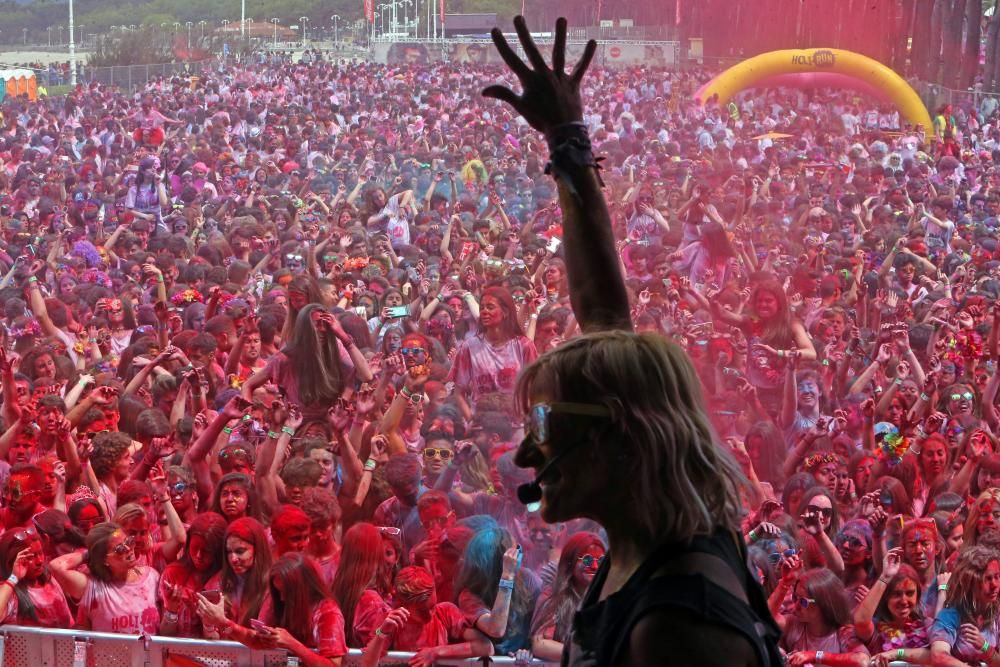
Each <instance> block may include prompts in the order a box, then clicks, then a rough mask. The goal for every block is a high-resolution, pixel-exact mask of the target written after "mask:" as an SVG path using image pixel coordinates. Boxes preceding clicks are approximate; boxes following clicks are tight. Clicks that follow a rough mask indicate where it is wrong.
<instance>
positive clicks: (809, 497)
mask: <svg viewBox="0 0 1000 667" xmlns="http://www.w3.org/2000/svg"><path fill="white" fill-rule="evenodd" d="M798 517H799V522H798V535H797V536H796V539H797V540H798V543H799V544H800V545H801V555H802V560H803V562H804V563H805V565H806V567H829V568H830V569H831V570H833V571H834V572H835V573H837V574H840V573H843V571H844V560H843V559H842V558H841V557H840V551H839V550H838V549H837V546H836V545H835V544H834V543H833V536H834V535H836V533H837V531H838V530H840V512H839V510H838V508H837V502H836V500H835V498H834V497H833V493H831V492H830V491H829V490H828V489H827V488H825V487H822V486H814V487H813V488H811V489H809V490H808V491H806V493H805V495H804V496H802V501H801V502H800V503H799V507H798Z"/></svg>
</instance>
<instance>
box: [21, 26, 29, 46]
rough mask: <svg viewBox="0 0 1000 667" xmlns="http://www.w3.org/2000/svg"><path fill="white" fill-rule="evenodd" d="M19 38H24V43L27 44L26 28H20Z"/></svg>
mask: <svg viewBox="0 0 1000 667" xmlns="http://www.w3.org/2000/svg"><path fill="white" fill-rule="evenodd" d="M21 36H22V37H23V38H24V43H25V44H27V43H28V29H27V28H21Z"/></svg>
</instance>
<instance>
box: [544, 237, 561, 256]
mask: <svg viewBox="0 0 1000 667" xmlns="http://www.w3.org/2000/svg"><path fill="white" fill-rule="evenodd" d="M560 245H562V239H560V238H556V237H555V236H553V237H552V238H551V239H549V242H548V244H547V245H546V246H545V249H546V250H548V251H549V252H551V253H553V254H555V252H556V251H557V250H559V246H560Z"/></svg>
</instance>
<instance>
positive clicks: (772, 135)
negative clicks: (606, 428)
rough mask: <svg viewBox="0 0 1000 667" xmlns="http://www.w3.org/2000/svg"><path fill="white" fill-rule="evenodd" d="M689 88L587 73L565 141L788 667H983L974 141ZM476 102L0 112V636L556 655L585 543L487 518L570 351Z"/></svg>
mask: <svg viewBox="0 0 1000 667" xmlns="http://www.w3.org/2000/svg"><path fill="white" fill-rule="evenodd" d="M514 73H515V74H517V75H518V76H519V77H520V76H521V73H520V72H518V71H517V70H516V69H515V70H514ZM709 76H710V73H708V72H701V71H692V72H677V71H663V70H654V69H650V68H645V67H635V68H628V69H620V70H610V69H600V68H593V69H592V70H591V71H590V72H589V73H588V75H587V77H586V78H585V79H583V81H582V84H581V85H580V92H581V93H582V97H583V102H584V108H583V115H582V122H578V123H573V122H570V123H568V125H573V126H574V127H573V128H572V130H573V132H574V133H579V132H581V131H582V132H583V133H584V134H585V135H587V136H589V139H590V142H591V143H592V146H593V152H594V154H595V155H597V156H599V157H601V158H603V159H601V160H600V161H599V166H598V167H597V170H596V172H597V174H598V176H599V178H600V181H601V183H602V185H603V191H604V197H605V199H606V201H607V204H608V210H609V213H610V217H611V225H612V229H613V230H614V234H615V241H616V245H615V250H616V251H617V253H616V256H615V261H616V262H618V264H619V265H620V270H621V272H622V274H623V276H624V280H625V288H626V290H627V299H628V303H627V304H626V303H621V304H618V306H619V307H621V308H623V309H627V310H628V312H630V314H631V320H632V325H633V327H634V329H635V330H636V331H638V332H642V333H649V334H655V335H658V336H662V337H665V338H667V339H670V340H672V341H674V343H676V344H678V345H679V346H680V347H682V348H683V349H684V350H686V352H687V355H688V357H689V358H690V361H691V363H693V365H694V368H695V369H696V371H697V374H698V378H699V379H700V383H701V387H702V393H703V394H704V403H705V406H706V410H707V413H708V416H709V419H710V421H711V425H712V426H713V427H714V431H715V434H716V436H717V443H716V444H717V448H719V449H720V451H722V452H725V453H724V454H723V455H722V456H723V457H724V458H725V459H726V460H728V461H735V463H736V464H738V465H739V467H741V468H742V472H743V474H744V476H745V477H746V480H748V482H749V483H747V484H745V485H744V486H742V487H741V494H742V495H741V498H742V516H741V520H742V529H743V531H742V532H743V535H742V536H740V537H742V540H743V542H744V543H745V545H746V548H747V549H748V566H749V572H750V574H751V575H752V576H753V577H754V578H756V579H757V581H759V582H760V584H761V585H762V587H763V590H764V592H765V594H766V595H767V596H768V598H767V606H768V607H769V609H770V612H771V614H772V615H773V617H774V620H775V621H777V625H778V627H780V629H781V639H780V643H781V647H782V649H783V650H784V651H785V653H786V654H787V660H788V663H789V664H791V665H793V666H795V667H797V666H798V665H803V664H814V665H831V666H833V667H849V666H851V665H857V666H858V667H862V666H863V665H867V664H869V663H874V664H878V665H885V664H886V663H888V662H889V661H890V660H901V661H905V662H909V663H914V664H931V663H932V661H933V663H934V664H935V665H951V664H963V663H970V664H971V663H979V662H986V663H993V664H1000V654H998V652H997V650H996V643H997V641H998V640H1000V488H998V487H1000V448H998V444H1000V441H998V435H997V434H1000V413H998V411H997V408H996V398H997V390H998V388H1000V375H998V373H997V359H998V339H1000V307H996V306H994V302H995V301H996V300H997V299H998V297H1000V248H998V238H1000V236H998V235H1000V230H998V227H1000V221H998V217H997V216H998V215H1000V167H995V166H994V164H995V163H996V162H1000V152H997V151H1000V112H998V111H997V107H996V104H995V103H994V102H993V101H992V100H989V99H987V100H985V101H983V103H982V104H979V105H978V106H974V105H972V104H971V103H970V104H969V105H967V106H965V107H958V108H951V107H944V108H941V109H935V110H934V113H933V114H932V115H933V116H934V127H932V128H913V127H909V126H907V125H906V123H905V122H903V121H901V120H900V118H899V114H898V113H896V112H894V111H893V110H892V109H889V108H879V107H877V106H875V105H873V104H872V103H870V102H868V101H867V100H865V99H863V98H857V97H855V96H854V95H853V94H851V93H849V92H843V91H829V90H827V91H800V90H788V89H781V90H766V91H751V92H748V93H745V94H743V95H741V96H740V97H739V98H738V99H737V100H736V101H735V102H734V103H732V104H729V105H727V106H725V107H723V108H719V107H718V106H717V105H715V104H714V103H713V102H712V101H709V103H708V104H707V105H705V106H702V105H700V104H698V103H697V102H696V101H695V100H694V99H693V93H694V91H695V90H697V88H698V87H699V86H700V85H701V84H702V83H703V82H704V81H706V80H707V78H708V77H709ZM504 80H506V81H508V82H509V81H511V80H512V78H511V77H510V76H509V73H506V70H503V69H501V68H499V67H491V66H477V65H468V64H466V65H450V64H440V63H439V64H432V65H424V64H407V65H390V66H384V65H377V64H371V63H361V64H349V63H331V62H329V61H326V60H324V59H323V58H322V56H321V55H319V54H314V55H313V56H312V57H310V58H309V62H308V63H302V62H299V63H294V62H291V61H290V60H288V59H286V60H284V61H279V60H277V59H274V60H272V61H270V62H265V63H262V64H259V65H255V66H253V67H252V68H246V69H243V68H239V67H227V68H224V69H222V70H221V71H219V72H217V73H215V74H207V75H206V74H204V73H203V76H202V77H201V78H200V79H197V80H189V79H186V78H185V79H181V78H174V79H166V80H158V81H154V82H152V83H150V84H149V85H147V86H146V87H145V88H144V89H142V90H139V91H138V92H136V93H135V94H134V95H130V94H126V93H124V92H122V91H120V90H118V89H115V88H107V87H105V86H103V85H97V84H92V85H81V86H79V87H78V88H77V89H76V90H75V91H74V92H73V93H71V94H70V95H68V96H66V97H64V98H62V97H61V98H52V99H47V98H43V99H41V100H40V101H38V102H28V101H26V100H18V99H8V100H7V101H6V102H5V104H4V106H3V108H2V112H3V127H2V130H0V160H2V167H3V168H2V170H0V197H2V198H0V226H2V233H3V236H4V250H3V251H0V263H2V264H3V265H4V266H3V269H4V270H3V278H2V281H0V295H2V301H3V304H4V306H3V313H2V324H3V326H2V327H0V339H2V346H0V385H2V391H3V402H2V409H0V418H2V426H3V432H2V433H3V434H2V436H0V459H2V460H0V480H2V489H3V492H2V501H3V502H2V508H0V527H2V533H0V579H3V581H2V582H0V583H2V585H0V614H3V623H6V624H17V625H35V626H43V627H60V628H69V627H75V628H82V629H93V630H100V631H108V632H118V633H131V634H139V633H148V634H161V635H169V636H178V637H196V638H208V639H230V640H236V641H239V642H242V643H244V644H246V645H248V646H251V647H253V648H258V649H271V648H282V649H285V650H287V651H289V652H290V653H292V654H294V655H296V656H298V657H299V659H300V660H301V661H302V664H305V665H309V666H310V667H312V666H313V665H329V664H339V661H340V659H341V658H342V657H343V656H344V655H345V654H346V653H347V650H348V648H357V649H363V650H364V652H365V653H364V660H365V661H366V663H365V664H375V662H376V661H377V660H378V659H379V657H380V656H381V655H383V654H384V652H385V651H388V650H400V651H411V652H414V654H415V656H414V658H413V659H412V661H411V664H414V665H430V664H433V663H434V661H435V660H438V659H441V658H464V657H475V656H482V655H494V654H496V655H516V656H517V657H518V658H519V659H522V660H523V659H526V658H527V656H528V652H530V654H531V655H533V656H534V657H535V658H538V659H541V660H546V661H558V660H559V659H560V656H561V655H562V654H563V652H564V644H566V643H567V642H569V641H570V639H571V634H572V630H573V627H574V625H575V623H576V621H575V620H574V612H575V610H576V609H577V608H578V607H579V606H580V605H581V603H583V602H584V596H585V593H586V592H587V589H588V586H589V585H590V583H591V581H592V580H594V578H595V576H598V574H599V572H602V570H601V569H600V568H601V567H602V562H604V561H605V554H606V550H607V545H608V539H609V534H610V533H611V529H610V528H609V529H608V530H607V532H606V531H605V529H604V528H602V525H600V524H599V523H598V522H596V521H594V520H591V519H589V518H577V519H573V520H569V521H558V522H554V523H549V522H547V521H546V520H545V519H544V518H543V516H542V515H543V514H545V513H546V511H547V510H546V508H545V507H544V501H543V507H542V509H541V510H539V507H538V503H530V502H529V503H527V504H524V503H522V502H521V501H520V500H519V499H518V495H519V494H518V487H521V486H523V485H526V484H528V483H530V482H531V481H532V480H533V479H534V472H533V471H532V470H530V469H526V468H522V467H519V466H518V465H517V464H516V463H515V455H516V454H518V453H519V449H518V445H519V444H520V443H521V442H522V441H526V442H535V443H536V444H538V445H541V444H543V443H545V442H546V439H547V431H548V428H549V419H548V418H549V414H548V412H546V411H544V410H537V409H535V408H536V407H537V406H534V407H532V409H529V410H527V411H526V409H525V408H526V406H527V405H530V404H531V401H532V400H533V398H532V397H531V396H525V395H524V388H523V387H522V388H521V389H518V378H519V375H520V374H521V371H522V370H523V369H525V368H534V366H532V363H533V362H535V360H536V359H537V358H538V357H539V356H540V355H543V354H545V353H547V352H550V351H552V350H555V349H557V348H561V347H563V346H564V345H567V346H568V345H571V344H572V339H574V338H576V337H578V336H579V335H580V333H581V329H586V327H582V326H581V324H580V323H578V321H577V319H576V317H575V316H574V309H573V308H572V307H571V299H574V302H573V306H577V303H578V302H577V300H578V299H579V295H578V294H573V293H571V291H570V289H569V282H568V280H567V261H566V255H565V250H566V249H565V248H564V247H563V244H562V242H563V239H564V236H565V235H564V229H563V215H564V212H563V209H564V207H560V205H559V202H558V199H557V197H558V193H557V187H556V184H555V183H556V181H555V180H554V179H553V178H552V177H553V176H555V178H556V179H558V178H560V173H561V172H560V169H559V168H557V167H558V165H554V166H553V167H552V168H547V163H548V161H549V149H548V147H547V146H546V142H545V140H544V139H543V138H542V137H540V136H539V135H538V134H537V133H536V132H535V130H534V129H532V126H530V125H529V124H528V122H530V121H532V118H531V117H530V115H529V114H527V113H524V111H523V110H522V109H518V107H517V104H516V102H517V100H512V99H511V98H508V97H505V96H504V95H503V94H501V93H497V92H496V91H494V93H493V94H492V97H499V98H500V99H501V100H504V101H507V102H511V105H504V104H501V103H500V102H497V101H495V100H492V99H487V98H484V97H483V96H482V95H481V89H482V86H483V82H492V81H504ZM522 81H523V77H522ZM512 105H513V106H512ZM518 111H520V112H521V113H520V114H519V113H518ZM522 115H524V116H528V121H526V120H525V119H524V118H523V117H522ZM570 120H571V121H572V120H574V119H572V118H571V119H570ZM532 124H535V123H534V122H533V123H532ZM560 127H563V126H560ZM782 135H786V136H782ZM573 136H578V134H574V135H573ZM762 136H763V137H764V138H759V137H762ZM574 141H576V143H573V142H568V143H565V144H562V146H563V148H564V149H565V147H566V146H570V145H571V146H573V147H576V148H580V147H581V145H582V144H581V143H580V140H574ZM551 142H552V139H551V137H550V144H549V145H550V146H551V145H552V143H551ZM561 150H562V149H561ZM565 150H566V151H567V152H566V153H564V155H563V160H564V161H565V160H570V161H572V160H574V159H576V160H578V159H579V157H580V155H586V151H583V152H582V153H579V152H578V153H573V152H572V150H570V149H565ZM567 156H568V157H567ZM569 189H570V190H572V187H570V188H569ZM590 279H591V280H592V281H593V282H594V284H595V285H597V286H599V285H600V284H601V281H602V280H605V278H602V276H600V275H597V276H591V277H590ZM623 298H624V297H623ZM576 313H577V316H579V315H580V310H579V308H577V309H576ZM545 358H548V357H545ZM545 358H543V361H544V359H545ZM668 384H669V383H668ZM685 400H686V399H685ZM557 405H559V404H557V403H554V404H553V405H552V406H551V408H552V410H556V409H557V408H556V406H557ZM566 405H567V406H572V405H576V406H577V407H563V408H562V409H563V410H564V411H566V412H569V413H570V414H573V415H575V417H576V419H577V420H578V421H580V422H586V421H587V420H589V419H592V418H601V419H603V418H605V417H606V416H607V415H606V411H605V412H602V411H601V409H598V408H593V407H591V408H589V409H588V408H581V407H579V404H566ZM545 407H546V408H548V407H549V406H545ZM574 410H575V411H576V412H574ZM588 410H589V411H588ZM613 412H614V410H611V413H613ZM526 413H527V414H526ZM682 417H683V416H681V417H679V418H682ZM660 436H661V437H662V438H664V439H668V440H669V438H670V437H672V436H671V435H670V434H668V433H660ZM522 446H523V445H522ZM518 463H522V464H523V461H521V460H519V461H518ZM636 464H637V465H639V466H643V465H646V464H647V462H644V461H641V460H640V461H637V462H636ZM649 465H652V463H649ZM551 483H552V485H553V486H557V485H559V484H560V481H556V480H553V481H552V482H551ZM561 483H562V484H563V485H565V484H566V483H567V481H566V480H565V479H563V480H561ZM671 483H672V479H671V478H663V479H662V484H663V486H664V488H666V487H668V486H669V485H671ZM560 492H561V493H567V492H569V490H563V489H560ZM603 493H604V491H602V490H601V487H600V486H599V485H598V486H596V487H595V488H594V490H593V493H592V494H591V495H592V497H593V500H592V502H598V503H599V502H600V498H601V496H602V494H603ZM608 493H611V491H608ZM552 511H555V510H552ZM597 514H599V513H598V512H594V513H593V515H595V516H596V515H597ZM588 516H591V515H588ZM606 527H607V525H606V524H605V528H606ZM741 548H743V547H741ZM605 567H606V564H605ZM567 649H568V645H567ZM567 653H573V651H572V650H567ZM575 664H591V663H584V662H580V663H575ZM594 664H597V663H594Z"/></svg>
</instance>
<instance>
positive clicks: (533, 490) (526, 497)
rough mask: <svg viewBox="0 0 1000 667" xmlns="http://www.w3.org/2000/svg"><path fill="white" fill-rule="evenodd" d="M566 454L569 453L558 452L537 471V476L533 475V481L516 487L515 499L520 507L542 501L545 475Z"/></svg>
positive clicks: (566, 451) (567, 451)
mask: <svg viewBox="0 0 1000 667" xmlns="http://www.w3.org/2000/svg"><path fill="white" fill-rule="evenodd" d="M568 453H569V450H568V449H567V450H565V451H562V452H559V453H558V454H556V455H555V456H553V457H552V458H551V459H549V460H548V463H546V464H545V465H543V466H542V469H541V470H539V471H538V474H537V475H535V479H534V481H532V482H528V483H526V484H521V485H520V486H519V487H517V499H518V500H519V501H520V502H521V504H522V505H530V504H532V503H537V502H540V501H541V500H542V485H541V481H542V480H543V479H545V475H546V474H547V473H548V472H549V469H550V468H551V467H552V466H553V465H555V464H556V463H557V462H558V461H559V459H561V458H562V457H563V456H564V455H565V454H568Z"/></svg>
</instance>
